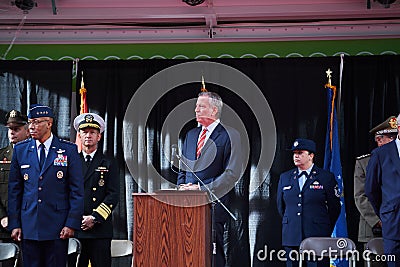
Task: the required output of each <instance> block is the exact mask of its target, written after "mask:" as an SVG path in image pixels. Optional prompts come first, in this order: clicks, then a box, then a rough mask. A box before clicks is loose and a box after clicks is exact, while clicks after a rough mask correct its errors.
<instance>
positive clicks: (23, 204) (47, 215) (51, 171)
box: [8, 136, 83, 241]
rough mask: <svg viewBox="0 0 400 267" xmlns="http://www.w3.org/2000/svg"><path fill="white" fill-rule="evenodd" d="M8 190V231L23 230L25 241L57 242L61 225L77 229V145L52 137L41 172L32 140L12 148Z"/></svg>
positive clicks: (79, 195) (80, 204)
mask: <svg viewBox="0 0 400 267" xmlns="http://www.w3.org/2000/svg"><path fill="white" fill-rule="evenodd" d="M8 191H9V194H8V210H9V214H8V215H9V228H10V229H15V228H22V235H23V238H24V239H31V240H39V241H42V240H56V239H59V238H60V232H61V229H62V228H63V227H64V226H67V227H70V228H73V229H79V228H80V225H81V221H82V215H83V176H82V164H81V161H80V158H79V154H78V150H77V147H76V145H75V144H73V143H70V142H68V141H63V140H60V139H58V138H57V137H55V136H54V137H53V141H52V143H51V146H50V149H49V152H48V155H47V157H46V161H45V163H44V166H43V170H42V171H40V170H39V160H38V156H37V149H36V144H35V140H34V139H28V140H25V141H23V142H20V143H18V144H17V145H15V147H14V153H13V158H12V163H11V168H10V175H9V184H8Z"/></svg>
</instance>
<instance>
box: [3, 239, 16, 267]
mask: <svg viewBox="0 0 400 267" xmlns="http://www.w3.org/2000/svg"><path fill="white" fill-rule="evenodd" d="M18 256H19V247H18V245H17V244H14V243H0V262H2V261H6V260H9V259H14V267H17V264H18Z"/></svg>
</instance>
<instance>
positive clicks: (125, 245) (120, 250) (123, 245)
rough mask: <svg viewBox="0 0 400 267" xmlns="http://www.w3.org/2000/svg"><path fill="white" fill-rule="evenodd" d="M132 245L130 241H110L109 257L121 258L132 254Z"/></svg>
mask: <svg viewBox="0 0 400 267" xmlns="http://www.w3.org/2000/svg"><path fill="white" fill-rule="evenodd" d="M132 249H133V243H132V241H131V240H117V239H113V240H111V257H112V258H117V257H123V256H129V255H132V254H133V251H132Z"/></svg>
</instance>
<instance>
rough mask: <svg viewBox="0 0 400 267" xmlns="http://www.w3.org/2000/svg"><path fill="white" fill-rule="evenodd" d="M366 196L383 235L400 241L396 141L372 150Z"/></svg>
mask: <svg viewBox="0 0 400 267" xmlns="http://www.w3.org/2000/svg"><path fill="white" fill-rule="evenodd" d="M365 193H366V194H367V196H368V199H369V201H370V202H371V204H372V207H373V208H374V210H375V212H376V214H378V216H379V217H380V219H381V221H382V236H383V237H384V238H387V239H392V240H400V227H399V225H400V158H399V154H398V151H397V146H396V142H395V141H392V142H390V143H387V144H385V145H383V146H381V147H378V148H376V149H374V150H373V151H372V156H371V159H370V160H369V163H368V166H367V179H366V183H365Z"/></svg>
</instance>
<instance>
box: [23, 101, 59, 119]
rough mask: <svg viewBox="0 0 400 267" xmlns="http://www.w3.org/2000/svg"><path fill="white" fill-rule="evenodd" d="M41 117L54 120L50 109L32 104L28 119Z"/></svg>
mask: <svg viewBox="0 0 400 267" xmlns="http://www.w3.org/2000/svg"><path fill="white" fill-rule="evenodd" d="M42 117H50V118H54V114H53V110H52V109H51V108H50V107H48V106H45V105H41V104H33V105H31V106H30V107H29V113H28V119H36V118H42Z"/></svg>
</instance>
